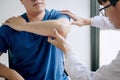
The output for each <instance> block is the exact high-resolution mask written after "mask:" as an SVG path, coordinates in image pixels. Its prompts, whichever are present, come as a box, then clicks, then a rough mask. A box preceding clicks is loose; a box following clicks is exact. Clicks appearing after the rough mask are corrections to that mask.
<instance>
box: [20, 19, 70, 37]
mask: <svg viewBox="0 0 120 80" xmlns="http://www.w3.org/2000/svg"><path fill="white" fill-rule="evenodd" d="M54 28H55V29H56V30H57V31H58V32H59V33H60V34H61V35H62V36H64V37H65V36H66V35H67V34H68V32H69V30H70V25H69V24H63V23H61V22H59V21H56V20H49V21H42V22H30V23H25V24H24V25H23V27H22V31H28V32H32V33H35V34H39V35H43V36H51V35H52V33H51V32H52V30H53V29H54Z"/></svg>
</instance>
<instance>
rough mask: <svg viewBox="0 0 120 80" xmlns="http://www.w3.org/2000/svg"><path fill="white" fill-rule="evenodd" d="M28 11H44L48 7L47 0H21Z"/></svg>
mask: <svg viewBox="0 0 120 80" xmlns="http://www.w3.org/2000/svg"><path fill="white" fill-rule="evenodd" d="M21 3H22V4H23V5H24V6H25V9H26V11H27V12H42V11H44V10H45V7H46V0H21Z"/></svg>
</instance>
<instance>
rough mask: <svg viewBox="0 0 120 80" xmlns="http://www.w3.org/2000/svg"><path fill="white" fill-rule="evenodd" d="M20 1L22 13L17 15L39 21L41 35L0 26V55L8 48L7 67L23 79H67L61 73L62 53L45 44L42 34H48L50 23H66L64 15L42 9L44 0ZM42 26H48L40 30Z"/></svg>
mask: <svg viewBox="0 0 120 80" xmlns="http://www.w3.org/2000/svg"><path fill="white" fill-rule="evenodd" d="M21 3H22V4H23V5H24V7H25V9H26V13H24V14H23V15H21V16H22V17H23V18H24V19H25V20H26V22H38V23H40V24H39V27H41V30H39V32H41V35H37V34H33V33H29V32H25V31H16V30H14V29H12V28H10V27H9V26H5V25H2V26H1V27H0V52H1V54H2V53H3V52H6V51H7V50H9V62H10V68H12V69H14V70H16V71H17V72H18V73H19V74H21V75H22V76H23V77H24V79H25V80H68V78H67V76H66V74H65V73H64V67H63V52H62V51H61V50H60V49H58V48H56V47H55V46H53V45H51V44H50V43H48V42H47V37H46V36H50V35H51V34H52V33H50V31H52V30H51V25H52V26H53V25H54V26H55V25H56V23H57V22H60V23H61V24H63V25H66V24H69V23H68V22H69V20H68V17H67V16H66V15H63V14H61V13H60V12H59V11H55V10H51V11H48V10H46V9H45V6H46V0H21ZM47 20H49V21H47ZM50 20H51V21H50ZM46 24H47V25H46ZM46 26H47V27H48V28H46V29H42V27H43V28H44V27H46ZM66 26H67V25H66ZM32 27H34V26H32ZM55 27H57V25H56V26H55ZM55 27H54V28H55ZM44 33H45V34H44ZM46 33H49V34H46ZM44 35H45V36H44ZM64 35H67V34H64Z"/></svg>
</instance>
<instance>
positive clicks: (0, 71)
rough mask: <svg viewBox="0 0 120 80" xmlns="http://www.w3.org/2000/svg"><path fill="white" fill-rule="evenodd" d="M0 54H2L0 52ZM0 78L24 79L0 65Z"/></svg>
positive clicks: (9, 79)
mask: <svg viewBox="0 0 120 80" xmlns="http://www.w3.org/2000/svg"><path fill="white" fill-rule="evenodd" d="M0 54H2V53H1V52H0ZM0 76H1V77H4V78H6V79H8V80H24V78H23V77H22V76H21V75H20V74H19V73H17V72H16V71H15V70H13V69H10V68H8V67H6V66H5V65H3V64H1V63H0Z"/></svg>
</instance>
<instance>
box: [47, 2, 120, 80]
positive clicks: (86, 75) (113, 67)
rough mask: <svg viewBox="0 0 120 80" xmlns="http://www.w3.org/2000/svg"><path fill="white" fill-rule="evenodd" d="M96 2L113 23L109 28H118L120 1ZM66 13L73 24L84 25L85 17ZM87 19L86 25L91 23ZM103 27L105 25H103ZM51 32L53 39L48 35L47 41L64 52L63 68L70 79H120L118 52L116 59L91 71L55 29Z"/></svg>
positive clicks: (119, 25)
mask: <svg viewBox="0 0 120 80" xmlns="http://www.w3.org/2000/svg"><path fill="white" fill-rule="evenodd" d="M98 2H99V3H100V5H102V6H104V8H102V9H100V11H102V10H105V16H107V17H108V18H109V20H110V22H112V24H113V25H114V27H113V25H112V24H110V25H112V27H111V29H120V1H119V0H98ZM63 13H64V11H63ZM65 13H66V12H65ZM66 14H68V15H69V16H70V17H71V18H72V19H73V20H74V22H73V24H76V25H79V26H81V24H82V25H86V24H83V23H84V22H83V21H81V20H85V19H80V18H77V17H76V16H75V15H74V14H72V13H71V12H67V13H66ZM87 21H88V23H89V24H88V25H90V24H92V20H90V19H89V20H88V19H87ZM89 21H90V22H89ZM82 22H83V23H82ZM103 26H104V25H103ZM105 27H107V26H106V25H105ZM108 27H109V26H108ZM109 28H110V27H109ZM53 33H54V35H53V36H54V37H55V39H51V38H50V37H49V38H48V42H50V43H51V44H53V45H55V46H57V47H58V48H60V49H61V50H62V51H63V52H64V54H65V69H66V71H67V73H68V75H69V76H70V77H71V79H72V80H120V52H118V55H117V57H116V59H114V60H113V61H112V62H111V63H110V64H108V65H104V66H102V67H100V68H99V69H98V70H97V71H96V72H92V71H90V70H88V69H87V68H86V67H85V66H84V65H82V64H81V62H80V61H79V58H78V57H77V56H76V55H75V54H74V52H73V51H72V49H71V47H70V45H69V44H68V43H67V41H66V40H65V39H64V38H63V37H62V36H61V35H59V33H58V32H57V30H56V29H54V30H53Z"/></svg>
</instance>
